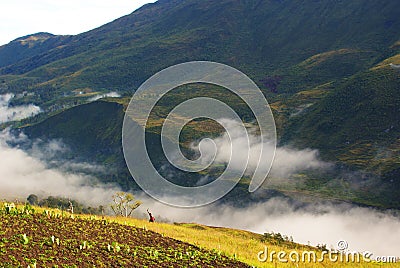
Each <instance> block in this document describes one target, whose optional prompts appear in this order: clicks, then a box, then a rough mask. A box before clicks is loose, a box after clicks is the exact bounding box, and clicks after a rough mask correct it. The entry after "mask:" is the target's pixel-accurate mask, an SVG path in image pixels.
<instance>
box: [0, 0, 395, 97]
mask: <svg viewBox="0 0 400 268" xmlns="http://www.w3.org/2000/svg"><path fill="white" fill-rule="evenodd" d="M399 5H400V4H399V3H398V2H397V1H361V0H359V1H352V2H351V3H347V2H338V1H328V0H323V1H313V2H302V1H276V0H269V1H237V0H224V1H211V0H207V1H198V0H187V1H167V0H164V1H158V2H156V3H155V4H149V5H146V6H144V7H143V8H141V9H139V10H138V11H135V12H133V13H132V14H130V15H128V16H125V17H122V18H120V19H117V20H115V21H114V22H111V23H109V24H107V25H104V26H102V27H100V28H97V29H95V30H93V31H89V32H87V33H84V34H80V35H77V36H74V37H71V38H69V39H68V41H66V42H63V45H62V46H60V47H57V49H50V50H49V51H47V53H42V54H40V55H36V56H34V57H31V58H29V59H26V58H24V59H22V60H21V61H19V62H16V63H14V64H11V65H8V66H5V67H3V68H1V69H0V73H1V74H3V75H4V76H3V79H4V80H5V82H6V83H7V84H8V85H9V86H11V88H12V89H14V90H18V88H19V86H20V85H28V88H30V89H31V90H34V91H36V92H38V94H40V92H41V91H43V90H48V91H49V90H50V91H54V92H57V94H54V95H52V96H50V97H49V98H52V99H54V98H62V97H63V96H64V95H63V94H62V92H64V93H65V92H70V91H72V90H76V89H83V88H90V89H92V90H94V91H98V90H109V89H113V90H132V89H134V88H136V87H137V86H138V85H140V83H141V82H143V81H144V80H145V79H146V78H148V77H149V76H150V75H152V74H153V73H155V72H156V71H158V70H160V69H162V68H165V67H168V66H170V65H172V64H175V63H179V62H185V61H189V60H212V61H218V62H223V63H227V64H230V65H232V66H234V67H237V68H239V69H241V70H242V71H244V72H246V73H248V74H249V75H250V77H252V78H253V79H255V80H256V81H257V82H259V83H260V84H262V82H261V81H262V80H263V79H265V78H268V77H269V76H271V75H280V76H282V79H281V81H280V83H281V84H282V86H281V87H282V88H279V86H278V90H279V91H282V92H287V91H296V88H294V87H293V82H291V81H295V82H296V83H297V82H300V83H303V82H307V84H311V85H317V84H318V83H321V82H328V81H330V79H338V78H343V77H344V76H348V75H351V74H354V73H356V72H357V71H359V70H364V69H367V68H368V67H371V66H373V64H374V63H376V62H378V61H379V60H380V59H381V58H382V57H386V55H388V54H390V53H392V51H391V49H390V48H389V47H390V46H391V45H393V44H394V43H395V42H396V41H398V39H399V31H398V29H399V28H400V19H399V16H398V12H397V10H399V9H400V6H399ZM6 47H7V46H6ZM340 49H346V50H350V51H352V55H351V57H350V58H349V54H346V53H338V54H337V55H336V57H335V62H336V64H335V66H340V65H342V69H343V70H342V71H340V72H334V73H333V74H332V72H331V69H332V68H331V67H330V66H329V65H328V66H323V68H321V69H314V70H312V73H313V77H316V76H319V79H318V80H317V81H314V82H310V79H309V77H307V76H306V77H304V74H303V73H302V72H303V71H302V70H300V71H298V70H296V71H294V70H293V69H292V68H294V67H295V66H297V65H298V64H300V63H301V62H302V61H304V60H306V59H308V58H310V57H312V56H315V55H317V54H320V53H329V52H330V51H337V50H340ZM0 54H1V52H0ZM341 62H343V64H341ZM297 67H299V66H297ZM301 67H302V66H300V68H301ZM288 68H289V69H290V70H292V71H291V72H290V75H288V76H286V73H287V70H288ZM304 68H305V69H307V68H306V67H304ZM297 72H299V75H297V74H296V73H297ZM319 73H321V74H322V75H319ZM326 73H330V75H328V76H327V75H326ZM10 75H18V76H17V77H15V76H10ZM293 76H294V77H293ZM298 76H299V77H298ZM265 87H268V83H267V86H265ZM43 101H46V100H43Z"/></svg>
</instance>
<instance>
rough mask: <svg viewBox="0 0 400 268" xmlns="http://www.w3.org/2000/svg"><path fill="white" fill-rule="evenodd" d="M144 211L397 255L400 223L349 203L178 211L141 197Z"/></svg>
mask: <svg viewBox="0 0 400 268" xmlns="http://www.w3.org/2000/svg"><path fill="white" fill-rule="evenodd" d="M141 199H142V200H143V201H144V205H143V206H142V207H141V208H140V210H141V211H144V210H145V209H147V208H150V209H151V211H152V212H153V214H154V215H157V216H158V217H159V218H167V219H168V220H169V221H171V222H196V223H201V224H205V225H211V226H220V227H231V228H237V229H243V230H249V231H253V232H256V233H265V232H274V233H281V234H282V235H287V236H292V237H293V239H294V241H295V242H299V243H302V244H310V245H312V246H316V245H318V244H326V245H327V247H328V248H332V249H336V248H337V246H336V245H337V242H338V241H340V240H346V241H347V242H348V244H349V249H350V250H356V251H360V252H363V251H370V252H372V253H373V254H374V256H388V255H391V256H398V255H399V252H400V243H399V241H400V218H399V217H398V216H395V215H392V213H390V212H380V211H377V210H375V209H371V208H362V207H357V206H353V205H349V204H342V205H337V204H330V203H324V204H321V203H320V204H312V205H308V206H305V207H302V208H297V207H295V206H294V205H292V204H291V203H290V202H288V201H287V200H285V199H282V198H273V199H270V200H268V201H266V202H263V203H257V204H253V205H250V206H248V207H246V208H233V207H231V206H225V205H209V206H205V207H200V208H194V209H180V208H174V207H170V206H168V205H164V204H161V203H159V202H157V201H154V200H151V199H149V198H147V197H146V196H141Z"/></svg>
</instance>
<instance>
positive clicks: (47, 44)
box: [0, 33, 69, 68]
mask: <svg viewBox="0 0 400 268" xmlns="http://www.w3.org/2000/svg"><path fill="white" fill-rule="evenodd" d="M68 38H69V36H55V35H53V34H50V33H36V34H31V35H27V36H23V37H20V38H17V39H15V40H14V41H11V42H10V43H9V44H7V45H3V46H0V68H2V67H6V66H8V65H12V64H16V63H17V62H20V61H24V60H26V59H27V58H31V57H34V56H37V55H40V54H42V53H47V52H49V51H50V50H52V49H54V48H57V47H59V46H62V45H63V43H64V42H67V40H68Z"/></svg>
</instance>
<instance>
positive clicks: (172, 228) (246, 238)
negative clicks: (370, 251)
mask: <svg viewBox="0 0 400 268" xmlns="http://www.w3.org/2000/svg"><path fill="white" fill-rule="evenodd" d="M0 205H2V204H0ZM35 210H36V212H37V213H40V214H42V213H43V212H44V210H45V209H43V208H38V207H35ZM49 211H54V213H56V214H57V213H58V214H61V212H60V211H59V210H49ZM64 215H65V217H66V218H65V219H62V218H61V219H54V218H52V219H51V220H49V221H50V222H54V223H55V222H59V224H67V225H68V224H70V222H71V219H69V216H68V215H69V214H68V213H65V214H64ZM35 217H38V218H41V217H42V216H39V215H38V216H35ZM76 218H79V220H78V221H79V222H81V220H83V221H82V224H81V226H82V227H83V229H81V232H82V233H90V231H89V230H87V229H86V226H89V225H91V226H96V225H97V224H100V223H101V219H100V217H94V216H90V215H81V216H76ZM6 219H7V217H4V216H1V218H0V220H1V221H2V223H0V224H4V220H6ZM105 219H107V221H108V222H109V224H110V228H111V227H112V229H113V230H114V231H113V232H112V233H114V232H115V235H116V234H121V231H122V230H125V232H127V230H128V229H127V228H126V227H124V226H132V227H134V228H138V229H137V231H139V233H144V234H147V236H149V235H150V236H151V237H154V238H156V239H157V243H160V241H161V240H163V241H164V240H165V241H168V240H167V239H166V238H168V237H169V238H173V239H177V240H179V241H183V242H186V243H189V244H191V245H194V246H195V249H196V247H198V248H200V250H199V249H197V250H199V251H201V252H211V256H213V255H212V254H216V253H218V252H220V253H222V254H223V255H225V256H230V257H231V258H233V257H234V256H236V258H237V259H238V260H239V261H242V262H245V263H247V264H249V265H252V266H255V267H276V265H277V263H274V264H271V263H268V262H266V263H260V262H259V261H258V260H257V253H258V252H259V251H261V250H263V249H264V246H267V247H268V249H269V250H275V251H277V252H279V251H281V250H283V251H285V252H290V251H291V250H298V251H299V252H300V253H301V252H303V251H304V250H307V251H308V250H316V249H315V248H313V247H309V246H304V245H300V244H296V243H290V242H284V243H283V244H278V243H277V242H276V241H275V240H268V239H267V240H266V241H265V242H261V239H262V236H261V235H259V234H254V233H251V232H247V231H241V230H235V229H229V228H216V227H210V226H204V225H199V224H195V223H190V224H176V223H175V224H167V223H149V222H147V221H146V220H140V219H134V218H120V217H105ZM14 220H16V222H14V223H13V224H16V226H18V221H21V223H22V222H23V221H24V219H23V217H21V216H19V217H14ZM43 220H44V221H46V218H44V219H43ZM115 223H117V224H115ZM118 224H121V225H118ZM26 228H28V229H26V230H25V232H27V233H30V231H29V228H34V227H33V226H26ZM47 228H49V230H50V229H53V230H55V229H56V227H55V226H52V224H49V225H48V226H47ZM54 228H55V229H54ZM91 228H93V227H91ZM104 228H107V226H105V227H104ZM146 230H149V231H154V232H156V233H157V234H161V236H157V235H153V234H151V233H150V232H148V231H146ZM12 235H16V237H18V235H21V234H20V233H18V234H12ZM122 235H123V234H122ZM95 237H96V236H95ZM95 237H92V240H91V241H88V242H95V243H94V244H101V243H107V242H109V243H111V242H112V241H111V240H110V241H108V240H109V238H108V236H107V235H106V237H105V238H104V241H99V240H98V239H95ZM59 238H60V241H63V239H65V238H63V237H59ZM97 238H98V237H97ZM76 239H77V238H76V237H74V236H71V237H70V238H69V240H68V241H70V242H71V241H72V242H73V243H77V244H76V247H79V244H80V243H81V242H82V241H80V240H79V241H78V240H76ZM114 239H116V238H114ZM158 240H160V241H158ZM113 241H114V240H113ZM72 242H71V243H72ZM146 243H147V244H146ZM148 243H149V242H148V241H147V242H144V241H143V245H142V246H140V245H136V247H135V249H136V250H137V251H138V252H141V248H142V249H144V250H149V247H150V248H151V247H153V245H152V242H150V244H148ZM125 244H126V243H125ZM144 244H146V245H144ZM161 244H162V243H161ZM92 245H93V244H92ZM123 245H124V242H121V247H122V248H124V247H123ZM133 248H134V247H132V249H133ZM25 249H26V248H25ZM158 250H159V251H160V255H162V253H161V252H162V250H163V249H162V247H161V248H158ZM178 251H179V249H178ZM316 251H317V252H318V250H316ZM50 252H51V251H50ZM77 252H79V251H78V250H77V251H76V252H75V253H74V254H78V255H79V253H77ZM213 252H214V253H213ZM48 253H49V252H48ZM90 253H91V254H96V253H95V252H92V251H90ZM206 254H209V253H206ZM206 254H205V255H204V256H206ZM96 256H97V255H96ZM143 256H145V257H144V258H151V255H149V256H147V255H146V253H144V255H143ZM0 257H1V255H0ZM88 257H89V259H90V255H89V256H88ZM124 257H125V258H127V256H124ZM128 258H129V257H128ZM121 260H122V259H121ZM127 261H129V259H128V260H127ZM153 261H154V259H153ZM278 265H279V267H282V266H284V267H286V266H288V267H292V266H293V265H296V264H293V263H288V264H282V263H279V264H278ZM338 265H340V267H376V266H377V264H376V263H375V264H374V263H369V264H368V263H365V262H362V263H359V264H345V263H340V264H336V265H334V264H332V263H329V262H328V261H325V262H324V263H323V264H321V263H315V264H313V263H311V264H302V263H300V264H298V267H321V266H323V267H337V266H338ZM235 267H237V265H235ZM385 267H399V265H396V264H387V265H385Z"/></svg>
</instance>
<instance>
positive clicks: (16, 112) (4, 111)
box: [0, 93, 41, 123]
mask: <svg viewBox="0 0 400 268" xmlns="http://www.w3.org/2000/svg"><path fill="white" fill-rule="evenodd" d="M13 98H14V94H10V93H9V94H4V95H0V123H6V122H10V121H15V120H21V119H25V118H28V117H31V116H33V115H36V114H38V113H40V112H41V109H40V107H38V106H36V105H33V104H29V105H20V106H10V101H11V100H12V99H13Z"/></svg>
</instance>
